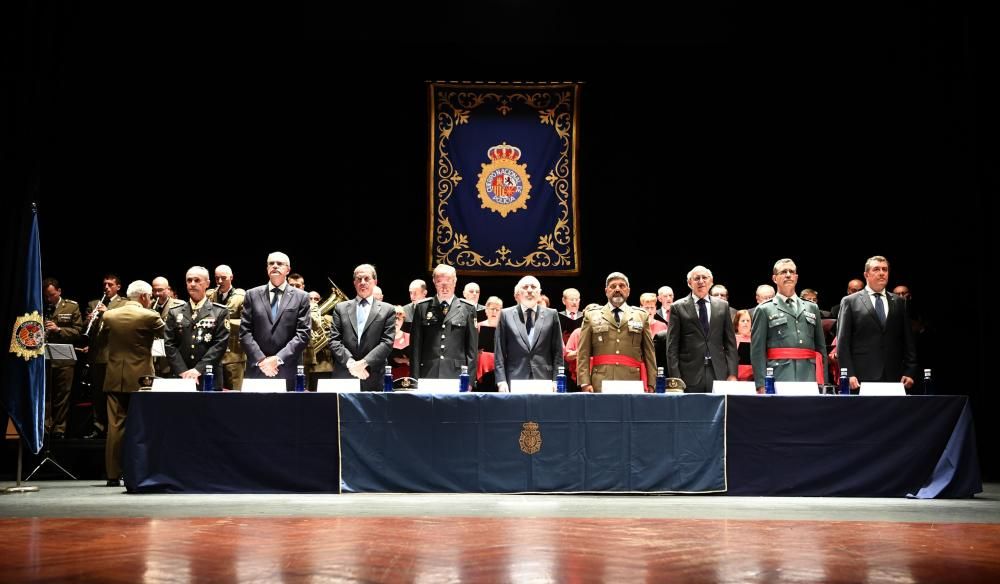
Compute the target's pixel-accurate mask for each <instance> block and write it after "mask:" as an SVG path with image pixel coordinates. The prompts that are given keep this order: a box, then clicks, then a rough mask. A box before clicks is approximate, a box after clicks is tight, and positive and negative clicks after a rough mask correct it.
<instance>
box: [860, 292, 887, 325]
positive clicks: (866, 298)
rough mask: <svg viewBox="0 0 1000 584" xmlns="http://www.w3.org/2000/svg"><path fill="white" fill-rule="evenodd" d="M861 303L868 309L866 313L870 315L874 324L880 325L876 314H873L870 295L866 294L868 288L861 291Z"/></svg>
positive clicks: (873, 306) (873, 307) (873, 309)
mask: <svg viewBox="0 0 1000 584" xmlns="http://www.w3.org/2000/svg"><path fill="white" fill-rule="evenodd" d="M861 305H862V306H864V307H865V309H866V310H868V315H869V316H871V317H872V320H874V321H875V324H877V325H879V327H881V326H882V323H881V322H879V320H878V315H877V314H875V305H874V304H872V299H871V296H869V295H868V290H862V291H861Z"/></svg>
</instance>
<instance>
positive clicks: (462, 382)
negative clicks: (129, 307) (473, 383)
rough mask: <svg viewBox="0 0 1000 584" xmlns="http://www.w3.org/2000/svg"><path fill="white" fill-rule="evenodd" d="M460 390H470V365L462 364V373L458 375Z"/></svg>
mask: <svg viewBox="0 0 1000 584" xmlns="http://www.w3.org/2000/svg"><path fill="white" fill-rule="evenodd" d="M458 391H461V392H463V393H464V392H466V391H469V366H468V365H462V374H461V375H459V376H458Z"/></svg>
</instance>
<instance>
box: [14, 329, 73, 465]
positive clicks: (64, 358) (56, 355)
mask: <svg viewBox="0 0 1000 584" xmlns="http://www.w3.org/2000/svg"><path fill="white" fill-rule="evenodd" d="M45 360H46V361H49V362H52V363H72V364H73V365H76V351H75V350H74V349H73V345H67V344H61V343H45ZM45 391H46V392H48V391H49V389H48V387H46V388H45ZM49 442H50V441H49V440H48V439H46V440H45V441H44V442H43V443H42V461H41V462H39V463H38V466H36V467H35V470H33V471H31V473H30V474H29V475H28V477H27V478H26V479H24V482H28V481H30V480H31V477H33V476H35V473H36V472H38V471H39V470H40V469H41V468H42V467H43V466H45V463H46V462H51V463H52V464H53V465H54V466H55V467H56V468H58V469H59V470H60V471H62V473H63V474H64V475H66V476H68V477H69V478H71V479H73V480H74V481H75V480H77V478H76V477H75V476H73V473H71V472H69V471H68V470H66V469H65V468H64V467H63V465H61V464H59V461H58V460H56V459H55V457H53V456H52V449H51V445H50V444H49Z"/></svg>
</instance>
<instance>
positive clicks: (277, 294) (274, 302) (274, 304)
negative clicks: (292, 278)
mask: <svg viewBox="0 0 1000 584" xmlns="http://www.w3.org/2000/svg"><path fill="white" fill-rule="evenodd" d="M271 292H272V293H273V295H272V296H271V320H274V319H276V318H278V299H279V298H281V288H271Z"/></svg>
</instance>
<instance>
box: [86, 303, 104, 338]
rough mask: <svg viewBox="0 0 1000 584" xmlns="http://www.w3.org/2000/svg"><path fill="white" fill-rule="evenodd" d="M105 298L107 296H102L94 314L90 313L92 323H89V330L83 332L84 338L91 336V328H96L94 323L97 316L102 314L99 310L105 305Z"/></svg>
mask: <svg viewBox="0 0 1000 584" xmlns="http://www.w3.org/2000/svg"><path fill="white" fill-rule="evenodd" d="M105 298H107V296H106V295H105V294H101V301H100V302H98V303H97V304H95V305H94V312H92V313H90V322H88V323H87V330H85V331H83V336H85V337H89V336H90V327H92V326H94V321H95V320H97V315H99V314H100V311H99V310H97V309H98V308H100V307H101V306H102V305H103V304H104V303H105Z"/></svg>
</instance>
